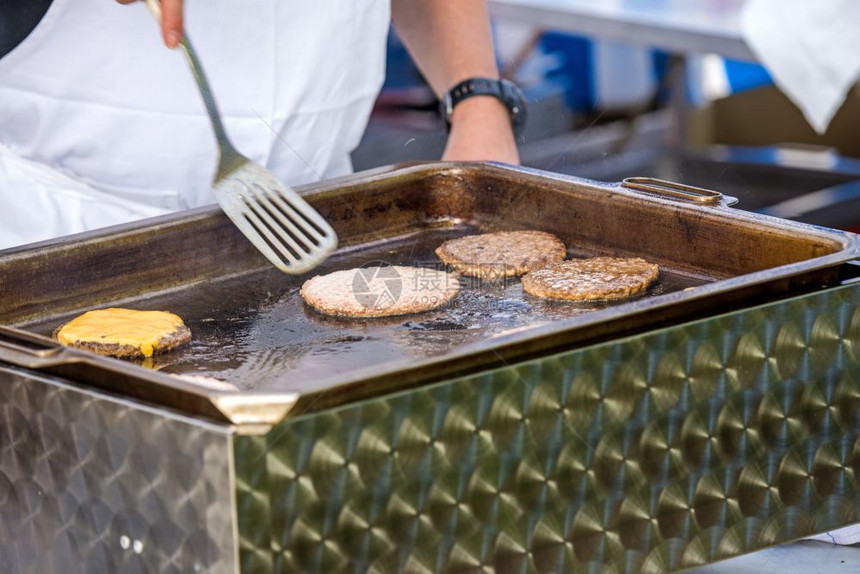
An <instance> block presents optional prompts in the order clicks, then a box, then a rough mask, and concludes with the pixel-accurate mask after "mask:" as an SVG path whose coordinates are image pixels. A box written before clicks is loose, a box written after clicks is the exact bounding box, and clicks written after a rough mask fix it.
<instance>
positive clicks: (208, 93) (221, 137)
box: [144, 0, 237, 161]
mask: <svg viewBox="0 0 860 574" xmlns="http://www.w3.org/2000/svg"><path fill="white" fill-rule="evenodd" d="M144 1H145V2H146V7H147V8H149V12H150V14H152V17H153V18H155V21H156V22H158V24H159V25H161V3H160V2H159V0H144ZM179 45H180V47H181V48H182V51H183V53H184V54H185V59H186V60H188V65H189V66H190V68H191V73H192V74H193V75H194V80H195V81H196V82H197V87H198V88H199V89H200V96H201V97H202V98H203V104H204V105H205V106H206V112H207V113H208V114H209V121H210V122H212V130H213V131H214V132H215V137H216V138H217V139H218V146H219V148H220V150H221V156H222V157H221V160H222V161H223V160H224V159H225V158H224V156H225V155H226V154H227V153H230V152H232V153H233V154H236V153H237V152H236V151H235V148H234V147H233V145H232V144H231V143H230V140H229V138H227V132H226V131H225V130H224V124H223V123H222V121H221V114H220V112H219V111H218V105H217V104H216V103H215V96H214V95H212V88H211V87H210V86H209V80H208V79H206V74H205V73H204V72H203V65H202V64H201V63H200V60H199V58H197V53H196V52H195V51H194V47H193V46H192V45H191V40H190V39H189V38H188V34H187V33H183V34H182V42H180V44H179Z"/></svg>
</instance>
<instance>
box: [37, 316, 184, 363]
mask: <svg viewBox="0 0 860 574" xmlns="http://www.w3.org/2000/svg"><path fill="white" fill-rule="evenodd" d="M54 336H55V337H56V338H57V340H58V341H59V342H60V343H62V344H63V345H66V346H69V347H76V348H78V349H86V350H87V351H92V352H93V353H98V354H99V355H107V356H109V357H120V358H134V357H151V356H152V355H153V353H163V352H165V351H169V350H170V349H174V348H176V347H178V346H180V345H183V344H185V343H187V342H188V341H190V340H191V330H190V329H189V328H188V327H186V326H185V323H183V321H182V319H181V318H180V317H178V316H177V315H174V314H173V313H168V312H167V311H137V310H134V309H119V308H111V309H97V310H95V311H87V312H86V313H84V314H83V315H81V316H79V317H76V318H75V319H72V320H71V321H69V322H68V323H66V324H65V325H63V326H62V327H60V328H58V329H57V330H56V331H55V332H54Z"/></svg>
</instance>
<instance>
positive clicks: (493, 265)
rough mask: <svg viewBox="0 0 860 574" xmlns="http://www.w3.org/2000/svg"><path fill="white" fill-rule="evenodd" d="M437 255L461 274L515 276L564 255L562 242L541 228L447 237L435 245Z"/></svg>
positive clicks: (485, 276)
mask: <svg viewBox="0 0 860 574" xmlns="http://www.w3.org/2000/svg"><path fill="white" fill-rule="evenodd" d="M436 255H438V256H439V259H441V260H442V261H444V262H445V263H446V264H448V265H450V266H451V267H453V268H454V270H455V271H457V272H459V273H462V274H464V275H471V276H474V277H483V278H501V277H515V276H518V275H522V274H523V273H526V272H528V271H531V270H533V269H540V268H542V267H546V266H547V265H549V264H550V263H554V262H556V261H561V260H562V259H564V255H565V247H564V243H562V241H561V240H560V239H559V238H558V237H556V236H555V235H552V234H551V233H545V232H543V231H499V232H497V233H483V234H481V235H468V236H466V237H460V238H458V239H450V240H448V241H446V242H445V243H443V244H442V245H441V246H439V248H438V249H436Z"/></svg>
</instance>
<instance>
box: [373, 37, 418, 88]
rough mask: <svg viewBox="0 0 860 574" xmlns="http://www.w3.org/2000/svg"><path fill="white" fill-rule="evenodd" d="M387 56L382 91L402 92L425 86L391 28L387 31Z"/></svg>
mask: <svg viewBox="0 0 860 574" xmlns="http://www.w3.org/2000/svg"><path fill="white" fill-rule="evenodd" d="M387 52H388V55H387V60H386V72H385V83H384V84H383V85H382V90H383V91H385V90H402V89H405V88H414V87H417V86H425V85H426V82H425V81H424V78H423V77H422V76H421V73H420V72H419V71H418V68H416V67H415V64H414V63H413V62H412V57H411V56H410V55H409V52H407V51H406V47H405V46H403V42H401V41H400V38H399V37H398V36H397V33H396V32H395V31H394V29H393V28H391V29H390V30H389V31H388V49H387Z"/></svg>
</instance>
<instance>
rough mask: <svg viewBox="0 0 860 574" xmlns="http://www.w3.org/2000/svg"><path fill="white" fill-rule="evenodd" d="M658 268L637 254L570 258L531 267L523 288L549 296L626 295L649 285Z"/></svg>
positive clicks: (572, 298)
mask: <svg viewBox="0 0 860 574" xmlns="http://www.w3.org/2000/svg"><path fill="white" fill-rule="evenodd" d="M658 271H659V269H658V267H657V265H655V264H653V263H648V262H647V261H645V260H644V259H640V258H638V257H633V258H629V259H624V258H620V257H593V258H591V259H571V260H569V261H562V262H561V263H554V264H553V265H550V266H549V267H546V268H544V269H538V270H536V271H531V272H530V273H528V274H527V275H526V276H525V277H523V290H524V291H525V292H526V293H531V294H532V295H535V296H537V297H544V298H547V299H567V300H570V301H596V300H604V301H610V300H617V299H626V298H627V297H632V296H633V295H636V294H638V293H641V292H642V291H644V290H645V289H647V288H648V286H649V285H651V283H653V282H654V281H656V280H657V274H658Z"/></svg>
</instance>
